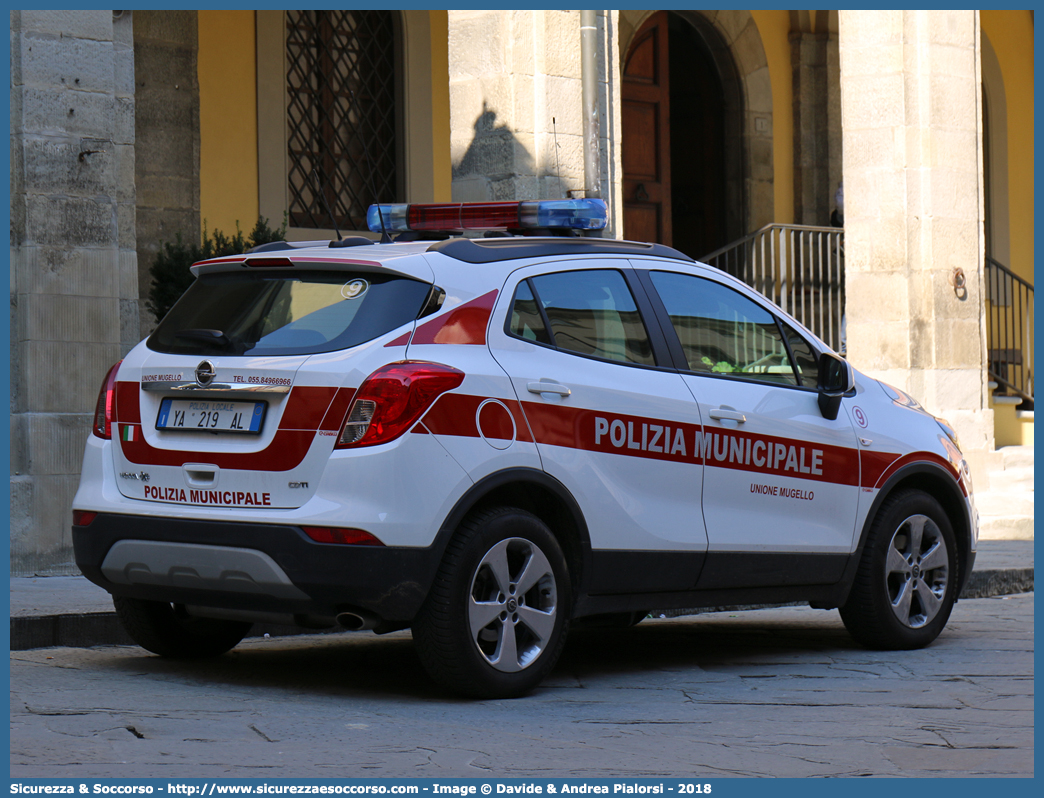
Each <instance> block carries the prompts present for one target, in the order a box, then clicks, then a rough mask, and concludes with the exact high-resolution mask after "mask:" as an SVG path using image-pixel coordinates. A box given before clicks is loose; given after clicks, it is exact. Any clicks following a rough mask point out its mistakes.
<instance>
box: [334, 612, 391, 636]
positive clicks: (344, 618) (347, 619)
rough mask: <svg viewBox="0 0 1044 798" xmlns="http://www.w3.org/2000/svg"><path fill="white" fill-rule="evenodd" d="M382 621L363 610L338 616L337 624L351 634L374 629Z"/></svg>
mask: <svg viewBox="0 0 1044 798" xmlns="http://www.w3.org/2000/svg"><path fill="white" fill-rule="evenodd" d="M380 622H381V619H380V618H378V617H377V616H376V615H371V614H370V613H368V612H364V611H362V610H351V611H350V612H349V611H346V612H341V613H338V614H337V623H338V625H340V626H341V627H342V628H344V629H347V630H348V631H349V632H362V631H364V630H366V629H373V628H374V627H375V626H377V624H379V623H380Z"/></svg>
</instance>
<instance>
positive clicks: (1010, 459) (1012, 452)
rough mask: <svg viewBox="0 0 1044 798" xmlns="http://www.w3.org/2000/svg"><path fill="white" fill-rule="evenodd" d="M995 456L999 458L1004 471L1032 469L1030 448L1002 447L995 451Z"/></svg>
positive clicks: (1031, 450) (1031, 451) (1031, 449)
mask: <svg viewBox="0 0 1044 798" xmlns="http://www.w3.org/2000/svg"><path fill="white" fill-rule="evenodd" d="M997 454H999V455H1000V456H1001V462H1003V464H1004V470H1005V471H1008V470H1010V469H1013V468H1024V467H1029V468H1031V469H1032V468H1033V447H1032V446H1002V447H1001V448H1000V449H998V450H997Z"/></svg>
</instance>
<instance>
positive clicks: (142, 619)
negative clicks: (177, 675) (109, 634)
mask: <svg viewBox="0 0 1044 798" xmlns="http://www.w3.org/2000/svg"><path fill="white" fill-rule="evenodd" d="M112 603H113V605H114V606H115V607H116V617H117V618H119V619H120V624H122V626H123V628H124V629H125V630H126V631H127V634H129V635H130V636H131V639H132V640H133V641H134V642H135V643H137V644H138V645H139V646H141V647H142V648H144V649H145V650H147V651H151V652H152V653H153V654H159V655H160V656H161V657H170V658H172V659H201V658H204V657H216V656H219V655H220V654H224V653H225V652H226V651H229V650H231V649H233V648H235V647H236V646H237V645H238V644H239V641H241V640H242V639H243V638H244V637H246V635H247V632H249V631H250V627H251V626H253V624H250V623H246V622H243V621H225V620H220V619H217V618H194V617H192V616H191V615H188V614H187V613H186V612H185V610H184V608H182V607H181V606H179V605H173V606H172V605H170V604H167V603H165V602H162V601H144V600H142V599H132V598H125V597H122V596H113V598H112Z"/></svg>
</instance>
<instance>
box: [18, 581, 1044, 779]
mask: <svg viewBox="0 0 1044 798" xmlns="http://www.w3.org/2000/svg"><path fill="white" fill-rule="evenodd" d="M1033 599H1034V594H1032V593H1021V594H1018V595H1013V596H1001V597H995V598H981V599H973V600H968V601H961V602H960V603H959V604H958V605H957V606H956V607H955V608H954V612H953V615H952V616H951V617H950V623H949V624H948V625H947V627H946V630H945V631H944V632H943V633H942V635H940V636H939V638H938V639H937V640H936V641H935V642H934V643H933V644H932V645H930V646H928V647H927V648H924V649H920V650H917V651H874V650H871V649H867V648H864V647H862V646H860V645H858V644H857V643H855V642H854V641H853V640H852V639H851V637H849V635H848V633H847V632H846V631H845V628H844V626H843V625H842V623H841V619H840V617H839V616H838V613H836V612H823V611H816V610H811V609H809V608H807V607H801V608H799V607H785V608H781V609H766V610H757V611H745V612H743V611H737V612H720V613H715V614H713V615H699V616H694V617H690V618H676V619H663V620H661V619H655V620H647V621H645V622H644V623H642V624H640V625H638V626H635V627H631V628H627V629H577V630H575V631H574V632H572V633H571V634H570V638H569V642H568V643H567V644H566V647H565V651H564V653H563V655H562V658H561V659H560V660H559V664H558V666H557V667H556V668H555V670H554V671H553V672H552V673H551V674H550V676H549V677H548V678H547V679H545V680H544V683H543V684H542V685H541V686H540V687H539V688H537V689H536V690H534V691H533V693H532V694H531V695H529V696H527V697H526V698H522V699H517V700H503V701H462V700H460V699H457V698H454V697H452V696H448V695H446V694H445V693H444V692H442V691H441V690H439V689H438V688H437V687H436V686H435V685H434V684H433V683H432V681H431V679H430V678H428V676H427V674H426V673H425V672H424V669H423V667H422V666H421V663H420V660H419V659H418V657H417V655H416V653H415V651H414V649H413V645H412V641H411V640H410V634H409V632H396V633H393V634H391V635H387V636H377V635H372V634H358V635H353V634H337V635H310V636H305V637H280V638H272V639H269V640H264V639H256V638H255V639H253V640H247V641H244V642H243V643H242V644H240V645H239V646H237V647H236V648H235V649H234V650H233V651H232V652H230V653H229V654H227V655H225V656H223V657H217V658H215V659H211V660H202V661H172V660H167V659H163V658H162V657H153V656H149V655H147V654H146V653H145V652H144V651H142V650H141V649H139V648H135V647H131V646H113V647H97V648H49V649H38V650H35V651H12V652H11V653H10V663H11V675H10V707H11V718H10V730H11V736H10V775H11V777H13V778H22V777H30V778H31V777H47V778H91V777H103V778H132V777H139V778H140V777H149V778H166V779H178V778H181V777H189V778H195V779H203V778H213V777H224V778H242V777H255V778H264V779H269V778H290V777H305V778H329V777H339V778H352V777H355V778H360V777H362V778H366V779H375V778H381V777H410V778H416V777H427V778H432V777H439V778H440V779H441V778H444V777H461V776H464V777H467V776H471V777H484V776H485V777H490V776H492V777H505V778H521V777H530V778H536V779H539V778H544V779H549V778H553V777H559V776H570V777H581V778H583V777H659V778H662V779H664V786H665V791H664V794H665V795H667V794H671V793H668V792H667V790H666V788H667V787H671V786H673V787H675V788H676V787H677V784H675V783H672V782H671V781H668V780H667V777H669V776H678V777H679V781H681V780H685V781H688V782H690V783H691V782H692V781H694V780H696V779H698V780H700V781H703V780H704V779H706V778H714V779H718V778H721V777H725V776H740V777H760V776H783V777H810V776H847V777H855V776H883V777H925V776H934V777H948V778H955V777H961V778H967V777H975V776H977V777H983V778H997V777H1002V776H1009V777H1010V776H1017V777H1032V776H1033V775H1034V761H1033V755H1034V747H1033V744H1034V727H1033V718H1034V714H1033V702H1034V681H1033V674H1034V669H1033V655H1034V635H1033ZM544 783H545V784H546V783H547V782H546V781H545V782H544ZM966 786H967V785H966ZM1013 786H1016V785H1013ZM835 788H837V787H830V788H824V789H835ZM983 788H984V789H988V785H986V784H983ZM768 789H771V788H768ZM840 789H842V790H844V789H845V786H844V785H841V786H840ZM885 789H889V790H890V789H895V788H894V787H891V788H889V787H887V786H886V787H885ZM909 789H912V790H914V791H923V790H924V789H928V790H932V789H935V785H934V784H932V785H925V786H924V787H922V786H920V785H910V787H909ZM947 789H952V788H951V787H948V788H947ZM969 789H970V787H969ZM728 790H729V787H727V786H726V785H723V784H714V790H713V793H714V795H719V794H725V793H727V792H728ZM788 791H792V790H788ZM961 791H966V790H963V789H962V790H961ZM1017 791H1018V790H1017V789H1016V792H1017ZM673 794H674V795H677V794H678V793H677V791H676V792H675V793H673ZM728 794H731V793H728ZM711 798H713V796H711Z"/></svg>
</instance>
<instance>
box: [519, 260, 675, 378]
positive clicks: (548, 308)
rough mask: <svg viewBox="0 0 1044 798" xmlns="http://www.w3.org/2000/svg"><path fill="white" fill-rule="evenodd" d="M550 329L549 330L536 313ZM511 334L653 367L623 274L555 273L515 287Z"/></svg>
mask: <svg viewBox="0 0 1044 798" xmlns="http://www.w3.org/2000/svg"><path fill="white" fill-rule="evenodd" d="M541 310H542V311H543V316H544V317H546V319H547V322H548V324H549V325H550V328H551V329H550V331H547V330H546V328H545V327H544V324H543V319H542V318H541V315H540V311H541ZM509 329H510V332H511V334H512V335H516V336H518V337H519V338H524V339H526V340H530V341H536V342H541V343H545V342H547V341H545V336H549V338H550V343H551V345H553V346H555V347H557V348H558V349H562V350H565V351H568V352H576V353H578V354H582V355H588V356H590V357H597V358H602V359H604V360H612V361H616V362H620V363H636V364H639V365H644V366H652V365H655V361H654V358H653V353H652V346H651V344H650V342H649V334H648V332H647V331H646V329H645V325H644V324H643V322H642V318H641V315H640V314H639V312H638V306H637V305H636V304H635V301H634V296H633V295H632V294H631V290H630V289H629V288H628V287H627V282H626V281H625V280H624V277H623V275H622V274H621V273H620V272H618V271H614V270H612V269H590V270H583V271H574V272H557V273H555V274H543V275H540V276H539V277H533V278H530V279H529V280H528V281H526V282H525V283H522V284H520V285H519V287H518V289H517V290H516V291H515V299H514V303H513V305H512V308H511V318H510V321H509Z"/></svg>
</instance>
